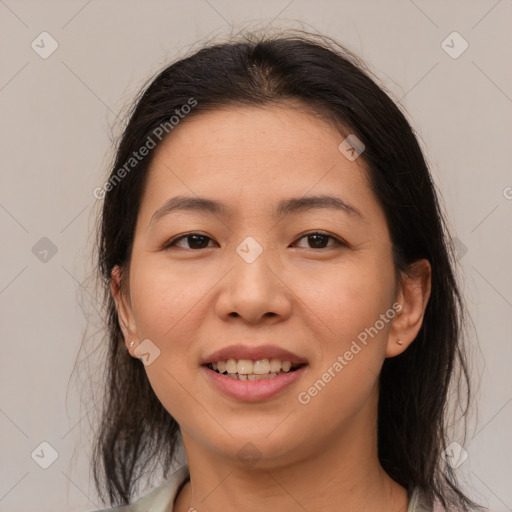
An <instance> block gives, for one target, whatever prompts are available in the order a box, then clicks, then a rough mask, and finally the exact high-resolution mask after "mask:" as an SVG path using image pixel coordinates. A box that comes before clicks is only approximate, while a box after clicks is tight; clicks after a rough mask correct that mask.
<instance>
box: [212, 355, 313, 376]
mask: <svg viewBox="0 0 512 512" xmlns="http://www.w3.org/2000/svg"><path fill="white" fill-rule="evenodd" d="M204 366H206V367H207V368H209V369H210V370H212V371H214V372H216V373H219V374H221V375H223V376H224V377H228V378H230V379H235V380H266V379H273V378H275V377H277V376H279V375H284V374H285V373H291V372H294V371H296V370H298V369H299V368H301V367H303V366H306V363H302V364H295V365H292V364H291V362H290V361H280V360H279V359H271V360H268V359H262V360H259V361H251V360H249V359H239V360H235V359H228V360H227V361H219V362H217V363H208V364H206V365H204Z"/></svg>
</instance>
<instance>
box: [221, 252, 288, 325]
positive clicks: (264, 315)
mask: <svg viewBox="0 0 512 512" xmlns="http://www.w3.org/2000/svg"><path fill="white" fill-rule="evenodd" d="M270 251H271V250H270V249H266V250H263V252H262V254H261V255H260V256H259V257H258V258H257V259H256V260H255V261H252V262H250V263H249V262H247V261H245V260H244V259H243V258H241V257H239V255H238V254H236V255H235V257H234V258H233V268H232V270H231V271H230V272H229V273H228V275H227V276H226V278H225V279H223V280H222V282H221V283H222V285H221V286H222V289H221V292H220V293H219V295H218V296H217V302H216V306H215V310H216V313H217V315H218V316H219V317H220V318H221V319H223V320H228V319H229V318H240V319H241V320H243V321H244V322H246V323H248V324H257V323H260V322H263V321H265V322H270V323H277V322H281V321H283V320H285V319H286V318H288V317H289V315H290V312H291V308H292V297H293V293H292V292H291V290H290V288H289V285H288V286H287V284H286V282H285V279H283V277H284V276H283V269H282V268H281V266H280V265H279V263H278V261H277V260H276V259H275V258H271V257H270V256H271V254H270Z"/></svg>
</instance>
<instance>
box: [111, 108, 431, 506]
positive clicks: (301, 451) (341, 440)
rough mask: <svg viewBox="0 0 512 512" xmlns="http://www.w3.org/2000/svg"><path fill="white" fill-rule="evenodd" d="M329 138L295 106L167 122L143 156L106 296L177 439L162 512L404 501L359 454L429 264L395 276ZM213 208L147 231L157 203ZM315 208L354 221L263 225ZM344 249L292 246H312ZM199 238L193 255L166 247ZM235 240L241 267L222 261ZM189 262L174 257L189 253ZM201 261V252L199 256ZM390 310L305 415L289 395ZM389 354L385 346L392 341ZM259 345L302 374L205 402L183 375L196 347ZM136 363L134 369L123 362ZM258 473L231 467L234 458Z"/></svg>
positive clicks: (195, 377) (384, 242)
mask: <svg viewBox="0 0 512 512" xmlns="http://www.w3.org/2000/svg"><path fill="white" fill-rule="evenodd" d="M343 139H344V136H343V135H341V134H340V133H339V132H338V131H337V130H335V129H334V128H333V127H331V125H329V124H328V123H327V122H325V121H323V120H321V119H319V118H318V116H312V115H310V114H308V113H307V111H306V110H305V109H304V108H300V105H297V104H293V103H284V104H281V105H280V106H271V107H270V106H268V107H264V108H252V107H251V108H250V107H244V108H236V109H235V108H225V109H223V110H216V111H211V112H207V113H204V112H203V113H200V114H198V115H196V116H194V117H191V118H190V119H186V120H185V121H183V122H182V123H181V124H180V125H178V126H177V127H176V128H175V129H174V130H173V131H172V133H171V134H170V136H169V137H168V138H167V139H166V140H164V142H163V143H162V144H161V145H160V146H159V147H158V148H157V149H156V153H155V155H154V160H153V162H152V165H151V171H150V175H149V178H148V182H147V187H146V189H145V192H144V196H143V199H142V203H141V206H140V210H139V216H138V221H137V226H136V231H135V238H134V246H133V252H132V258H131V262H130V267H129V274H128V276H127V277H128V285H127V286H126V288H124V287H123V288H122V289H121V288H120V286H119V268H117V267H116V268H115V269H114V272H113V278H112V283H111V291H112V294H113V296H114V297H115V300H116V305H117V309H118V313H119V319H120V323H121V325H122V329H123V333H124V336H125V341H126V344H127V346H128V345H129V343H130V342H131V341H132V340H136V344H135V346H134V347H133V348H132V349H130V348H129V350H130V354H131V355H133V356H134V357H135V355H134V352H133V350H134V349H135V348H136V346H137V345H138V343H140V342H141V341H142V340H145V339H147V338H148V339H150V340H151V341H152V342H153V343H154V344H155V345H156V346H157V347H158V348H159V350H160V355H159V357H157V358H156V359H155V360H154V362H152V363H151V364H150V365H148V366H145V369H146V372H147V376H148V378H149V380H150V382H151V385H152V387H153V389H154V391H155V393H156V395H157V396H158V398H159V399H160V400H161V402H162V404H163V405H164V407H165V408H166V410H167V411H168V412H169V413H170V414H171V415H172V416H173V417H174V418H175V419H176V421H177V422H178V423H179V425H180V430H181V433H182V437H183V442H184V447H185V452H186V456H187V462H188V465H189V468H190V475H191V482H189V483H187V484H186V485H185V486H184V487H183V489H182V490H181V492H180V493H179V495H178V497H177V499H176V501H175V505H174V507H175V508H174V510H176V511H177V512H182V511H186V510H188V509H189V508H190V507H194V508H195V509H196V510H197V511H199V512H202V511H208V512H217V511H219V512H220V511H222V512H230V511H235V510H236V511H239V510H241V509H243V510H246V511H260V510H262V509H266V510H280V511H289V512H295V511H297V512H298V511H304V510H307V511H308V512H315V511H318V512H320V511H325V510H343V511H354V512H355V511H367V510H374V511H406V510H407V506H408V500H407V493H406V490H405V489H404V488H403V487H401V486H400V485H398V484H397V483H396V482H394V481H393V480H392V479H391V478H390V477H389V476H388V475H387V474H386V473H385V471H384V470H383V469H382V467H381V465H380V463H379V460H378V457H377V437H376V434H377V430H376V429H377V404H378V375H379V372H380V369H381V366H382V364H383V362H384V359H385V358H387V357H394V356H397V355H398V354H400V353H402V352H403V351H404V350H406V349H407V347H408V346H409V344H410V343H412V342H413V340H414V338H415V336H416V334H417V333H418V331H419V329H420V327H421V323H422V320H423V315H424V311H425V307H426V304H427V301H428V298H429V295H430V266H429V264H428V262H427V261H424V260H421V261H419V262H417V263H416V264H415V273H414V276H405V275H404V276H402V277H403V278H402V279H401V280H397V279H396V275H395V268H394V264H393V260H392V253H391V241H390V236H389V231H388V228H387V225H386V219H385V216H384V213H383V211H382V209H381V207H380V205H379V203H378V201H377V198H376V197H375V195H374V194H373V192H372V191H371V189H370V186H369V183H368V175H367V171H366V169H365V164H364V162H363V160H362V158H358V159H356V160H355V161H350V160H348V159H347V158H346V157H345V156H344V155H343V154H342V153H341V152H340V150H339V149H338V146H339V144H340V143H341V142H342V141H343ZM178 194H179V195H182V194H183V195H189V196H193V197H194V196H201V197H208V198H212V199H216V200H219V201H222V202H223V203H225V204H226V207H227V208H229V214H227V215H213V214H211V213H206V212H187V211H179V212H178V211H176V212H173V213H170V214H168V215H167V216H164V217H163V218H161V219H160V220H159V221H158V222H157V223H155V224H154V225H151V227H150V220H151V217H152V215H153V213H154V212H155V211H156V210H157V209H158V208H159V207H160V206H161V205H162V204H163V203H164V202H165V201H166V200H167V199H168V198H170V197H171V196H175V195H178ZM313 194H315V195H316V194H333V195H336V196H337V197H340V198H342V199H343V200H344V201H346V202H348V203H350V204H351V205H353V206H354V207H356V208H357V209H358V210H359V211H360V212H361V214H362V215H363V216H364V218H359V217H358V216H356V215H350V214H348V213H346V212H343V211H339V210H333V209H328V208H322V209H316V210H309V211H306V212H301V213H295V214H291V215H289V216H282V217H279V218H277V217H275V216H274V215H273V213H272V209H273V207H274V206H275V205H276V204H277V202H278V201H279V200H281V199H285V198H289V197H301V196H304V195H313ZM319 230H320V231H323V232H327V233H328V234H329V235H331V236H334V237H336V238H339V239H340V240H341V241H345V242H346V243H347V244H348V245H347V246H345V245H336V243H335V240H334V239H328V238H327V239H323V241H322V240H320V242H321V243H323V244H324V245H322V246H321V247H325V246H328V247H327V248H318V246H315V245H314V242H315V240H313V241H312V240H311V239H308V237H304V234H305V233H311V232H315V231H319ZM189 232H200V234H202V235H206V236H208V237H209V239H210V240H209V239H204V240H205V241H204V246H206V245H207V246H208V247H206V248H198V249H196V248H194V247H197V246H198V245H197V243H196V245H195V246H194V245H193V244H194V241H193V240H190V239H187V238H184V239H182V240H181V241H179V242H178V246H177V247H172V248H169V249H167V250H165V249H162V247H163V246H164V245H165V243H166V242H167V241H168V240H169V239H171V238H172V237H175V236H177V235H182V234H185V233H189ZM247 236H252V237H253V238H254V239H255V240H257V242H258V243H259V244H260V246H261V247H262V249H263V252H262V254H261V255H260V256H259V257H258V258H257V259H256V260H255V261H254V262H252V263H250V264H249V263H247V262H246V261H244V259H242V258H241V257H240V256H239V255H238V253H237V252H236V248H237V246H238V245H239V244H240V243H241V242H242V241H243V240H244V239H245V238H246V237H247ZM191 247H192V248H191ZM201 247H203V246H201ZM395 302H399V303H400V304H401V306H402V309H401V311H400V313H399V314H397V315H396V316H395V317H394V318H393V320H392V321H390V322H389V323H386V324H385V326H384V328H382V329H381V330H380V331H379V333H378V335H376V336H375V337H373V338H369V342H368V344H367V345H366V346H365V347H364V348H363V349H362V350H361V351H360V352H359V353H358V354H357V355H356V356H355V357H354V358H353V359H352V360H351V361H350V362H349V363H348V364H347V365H346V366H344V368H343V370H342V371H341V372H340V373H339V374H337V375H336V377H335V378H333V379H332V380H331V381H330V382H329V383H328V384H327V385H326V386H325V388H324V389H322V391H321V392H319V393H318V394H317V395H316V396H315V397H313V398H311V401H310V402H309V403H308V404H307V405H303V404H301V403H300V402H299V401H298V399H297V396H298V394H299V393H300V392H302V391H307V390H308V388H309V387H310V386H311V385H312V384H313V383H314V382H315V381H316V380H317V379H319V378H321V376H322V374H323V373H324V372H325V371H326V370H327V369H328V368H329V367H332V365H333V363H334V362H335V361H336V359H337V357H338V355H343V354H344V353H345V352H346V351H347V350H348V349H349V348H350V345H351V343H352V341H353V340H355V339H356V338H357V335H358V334H359V333H361V332H362V331H364V329H365V328H367V327H369V326H373V325H374V324H375V322H376V320H378V319H379V315H380V314H383V313H385V312H386V311H387V310H389V309H390V308H392V305H393V304H394V303H395ZM398 339H400V340H402V342H403V344H402V345H400V344H398V343H397V340H398ZM244 341H245V342H246V343H247V344H251V343H252V344H254V345H262V344H266V343H271V344H276V345H278V346H281V347H283V348H285V349H288V350H290V351H292V352H294V353H296V354H298V355H300V356H302V357H304V358H306V359H307V360H308V367H307V370H306V372H305V373H304V375H303V376H302V377H301V378H300V379H299V380H298V381H297V382H295V383H294V384H293V386H292V387H290V388H288V389H286V390H285V391H284V392H283V393H281V394H279V395H278V396H275V397H272V398H270V399H267V400H264V401H261V402H257V403H248V402H244V401H237V400H235V399H232V398H229V397H227V396H225V395H223V394H221V393H220V392H218V391H216V389H215V388H213V387H212V386H211V384H210V383H209V381H208V380H207V379H206V378H205V377H204V376H203V375H202V372H201V371H200V367H199V364H200V361H201V359H202V358H203V357H205V356H206V355H208V354H210V353H211V352H213V351H214V350H217V349H219V348H223V347H225V346H228V345H232V344H236V343H243V342H244ZM141 364H142V363H141ZM247 442H251V443H252V444H253V445H255V446H256V448H257V450H258V451H259V454H260V455H261V458H260V459H259V460H258V461H257V462H256V463H255V464H254V465H253V466H248V465H247V464H246V463H244V462H243V461H241V460H240V459H239V458H238V457H237V453H238V451H239V450H240V449H241V448H242V447H243V446H244V445H245V444H246V443H247Z"/></svg>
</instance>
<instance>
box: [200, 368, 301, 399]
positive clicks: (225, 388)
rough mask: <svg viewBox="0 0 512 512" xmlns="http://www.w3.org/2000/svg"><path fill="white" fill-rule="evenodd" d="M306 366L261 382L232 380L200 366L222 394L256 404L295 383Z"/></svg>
mask: <svg viewBox="0 0 512 512" xmlns="http://www.w3.org/2000/svg"><path fill="white" fill-rule="evenodd" d="M306 368H307V365H305V366H301V367H300V368H298V369H297V370H295V371H293V372H288V373H282V374H281V375H277V376H276V377H271V378H269V379H262V380H239V379H232V378H231V377H227V376H226V375H223V374H221V373H217V372H216V371H213V370H210V368H208V367H207V366H201V369H202V371H204V372H205V374H206V376H207V378H208V379H211V381H212V383H213V385H214V386H215V387H216V388H217V389H218V390H219V391H221V392H222V393H224V394H226V395H228V396H230V397H232V398H236V399H237V400H245V401H246V402H257V401H259V400H265V399H267V398H271V397H273V396H275V395H277V394H279V393H280V392H282V391H284V390H285V389H286V388H288V387H289V386H291V385H292V384H293V383H294V382H296V381H297V380H298V379H300V377H301V376H302V375H303V374H304V372H305V371H306Z"/></svg>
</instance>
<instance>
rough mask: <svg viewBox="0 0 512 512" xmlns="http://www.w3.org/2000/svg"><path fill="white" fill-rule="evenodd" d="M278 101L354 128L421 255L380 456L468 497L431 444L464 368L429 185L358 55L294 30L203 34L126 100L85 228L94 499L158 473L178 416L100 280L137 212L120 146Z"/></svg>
mask: <svg viewBox="0 0 512 512" xmlns="http://www.w3.org/2000/svg"><path fill="white" fill-rule="evenodd" d="M284 100H295V101H298V102H299V104H301V105H303V106H304V108H305V109H308V110H309V111H311V112H314V113H316V114H318V115H319V116H322V117H323V118H325V119H327V120H328V121H329V122H330V123H332V125H333V126H335V127H336V128H337V129H338V130H339V131H340V133H341V134H343V135H345V136H346V135H348V134H355V135H356V136H357V138H358V139H360V140H361V141H362V142H363V143H364V145H365V151H364V153H363V154H362V155H361V156H360V158H362V159H363V160H364V161H365V163H366V164H367V167H368V170H369V171H368V172H369V180H370V184H371V187H372V189H373V191H374V193H375V194H376V197H377V199H378V201H379V202H380V204H381V206H382V208H383V210H384V212H385V216H386V221H387V224H388V227H389V231H390V235H391V242H392V246H393V258H394V263H395V269H396V271H397V273H400V272H408V271H409V269H410V265H411V264H412V263H413V262H414V261H416V260H418V259H420V258H426V259H427V260H428V261H429V262H430V263H431V266H432V291H431V296H430V300H429V302H428V305H427V307H426V311H425V316H424V321H423V325H422V327H421V329H420V331H419V333H418V335H417V337H416V339H415V340H414V342H413V343H412V344H411V345H410V346H409V348H408V349H407V350H406V351H405V352H404V353H403V354H402V355H400V356H398V357H394V358H389V359H386V360H385V362H384V364H383V367H382V371H381V375H380V390H379V405H378V455H379V460H380V463H381V465H382V467H383V468H384V470H385V471H386V472H387V473H388V474H389V475H390V476H391V477H392V478H393V479H394V480H395V481H396V482H398V483H399V484H400V485H402V486H403V487H405V488H406V489H412V488H419V490H420V491H421V492H422V493H423V495H424V498H425V500H426V501H427V503H429V504H430V505H431V504H432V503H433V502H434V500H435V499H437V500H439V501H440V503H441V504H442V505H443V506H444V507H445V508H449V507H454V508H457V509H459V510H464V511H466V510H472V509H475V508H477V505H476V504H475V503H473V502H472V501H471V500H470V499H469V498H468V497H467V496H466V495H465V494H464V492H463V490H462V488H461V487H460V485H459V484H458V482H457V479H456V475H455V474H454V471H453V469H452V468H451V467H450V465H449V464H447V463H446V462H445V461H444V458H443V457H442V453H443V451H444V450H445V449H446V447H447V445H448V444H449V441H450V440H449V438H448V433H447V426H448V423H447V412H448V402H449V400H448V399H449V397H450V395H451V391H452V387H453V386H454V387H453V390H454V391H459V392H460V395H461V396H462V398H463V402H462V403H464V404H465V407H464V408H463V414H462V416H463V419H464V418H465V417H466V414H467V410H468V408H467V405H468V404H469V399H470V379H469V373H468V369H467V361H466V356H465V351H464V348H463V346H462V342H461V339H462V335H461V334H462V326H463V322H464V307H463V300H462V298H461V295H460V293H459V289H458V285H457V281H456V277H455V272H454V258H453V255H452V253H451V247H450V238H449V234H448V229H447V226H446V222H445V220H444V216H443V213H442V209H441V207H440V203H439V200H438V197H437V193H436V188H435V185H434V183H433V180H432V177H431V175H430V172H429V169H428V166H427V164H426V161H425V158H424V155H423V154H422V151H421V149H420V147H419V144H418V140H417V138H416V136H415V134H414V132H413V129H412V128H411V126H410V124H409V123H408V121H407V120H406V117H405V115H404V114H403V113H402V112H401V110H400V109H399V107H398V106H397V105H396V104H395V102H394V101H393V100H392V99H391V98H390V96H389V95H388V94H387V93H386V92H385V90H384V88H383V87H382V86H379V85H377V80H376V78H375V77H374V76H373V75H372V73H371V71H370V70H368V68H367V66H366V65H365V64H364V62H362V61H361V60H360V59H359V58H358V57H357V56H356V55H354V54H353V53H352V52H350V51H349V50H347V49H346V48H344V47H343V46H342V45H340V44H339V43H337V42H335V41H333V40H332V39H330V38H328V37H325V36H323V37H322V36H318V35H312V34H308V33H304V32H302V31H300V32H298V31H294V32H293V33H291V34H290V33H281V34H279V35H278V36H273V37H270V36H255V35H254V34H249V35H247V34H245V35H242V36H238V37H234V38H231V39H229V40H228V41H227V42H222V43H219V42H215V43H210V44H206V45H203V47H201V48H200V49H199V50H198V51H195V52H194V53H192V54H191V55H189V56H188V57H186V58H182V59H180V60H178V61H177V62H174V63H172V64H171V65H169V66H167V67H165V69H163V71H161V72H159V73H158V74H157V75H156V76H155V77H154V78H153V79H152V80H151V82H150V83H149V85H148V86H147V87H146V88H145V90H143V91H142V92H141V93H140V95H139V97H138V98H137V100H136V101H135V103H134V104H133V108H132V110H131V111H130V112H129V115H128V122H127V124H126V127H125V128H124V132H123V133H122V136H121V138H120V140H119V143H118V146H117V153H116V157H115V162H114V164H113V166H112V168H111V170H110V175H109V179H108V183H109V185H107V186H105V187H104V188H103V189H102V190H101V197H102V199H103V205H102V211H101V218H100V221H99V227H98V237H97V250H98V256H97V257H98V260H97V263H98V278H99V281H100V282H101V287H102V289H103V291H104V296H103V305H104V308H105V313H106V318H105V323H106V338H107V339H106V341H107V343H108V357H107V361H106V368H105V370H106V371H105V379H106V381H105V383H104V389H105V399H104V403H103V408H102V413H101V414H102V416H101V418H100V420H101V421H100V423H99V426H98V428H97V432H96V434H95V446H94V454H93V469H94V479H95V484H96V488H97V490H98V492H99V495H100V497H101V498H102V499H103V500H104V501H105V499H104V497H105V495H108V499H109V500H110V504H111V505H117V504H128V503H129V502H130V499H131V498H132V497H133V494H134V488H135V487H134V486H135V484H136V483H137V482H138V481H139V480H140V479H141V478H142V476H143V475H144V471H145V470H146V471H147V470H148V468H149V467H150V466H151V465H153V466H155V467H156V465H157V464H161V467H162V469H163V473H164V476H166V475H167V473H168V471H169V468H170V467H171V464H172V462H173V458H174V457H175V455H176V449H177V445H178V441H179V426H178V424H177V422H176V420H175V419H174V418H173V417H172V416H171V415H170V414H169V413H168V412H167V411H166V410H165V409H164V407H163V406H162V404H161V403H160V401H159V400H158V398H157V397H156V395H155V393H154V392H153V390H152V388H151V385H150V383H149V381H148V379H147V377H146V373H145V370H144V367H143V365H142V364H141V363H140V362H139V361H137V360H135V359H134V358H132V357H131V356H130V355H129V354H128V352H127V350H126V347H125V345H124V339H123V335H122V332H121V329H120V325H119V321H118V316H117V311H116V307H115V303H114V300H113V297H112V296H111V294H110V289H109V284H110V281H111V277H112V276H111V273H112V269H113V268H114V266H116V265H119V266H120V268H121V271H122V276H123V279H122V282H121V286H122V289H125V287H126V286H127V276H128V271H129V264H130V256H131V248H132V244H133V238H134V231H135V225H136V220H137V215H138V211H139V206H140V202H141V197H142V192H143V189H144V186H145V183H146V178H147V175H148V170H149V168H150V165H151V160H152V155H153V154H154V151H153V150H152V151H151V152H150V154H149V155H148V156H147V157H146V158H144V159H141V160H140V161H137V162H136V163H134V162H133V160H130V159H131V158H133V153H134V152H136V151H138V150H139V149H140V148H141V147H143V146H147V145H148V140H150V139H151V140H152V141H153V143H154V145H156V146H158V145H159V144H160V142H161V140H164V137H161V139H160V138H158V137H155V134H156V133H160V132H161V127H162V126H166V127H167V128H166V134H167V133H168V134H169V135H168V136H169V137H172V126H170V125H172V123H170V121H169V120H170V119H171V118H172V116H176V115H177V113H179V112H183V111H185V112H189V113H188V114H187V117H186V118H185V119H183V120H180V122H182V123H186V122H187V119H188V118H189V117H192V116H194V115H196V114H197V113H199V112H202V111H205V110H215V109H218V108H226V107H228V106H229V107H231V106H233V107H243V106H267V105H268V106H271V105H273V104H274V105H275V104H278V103H279V102H281V101H284ZM194 102H195V103H194ZM187 105H188V106H187ZM191 105H193V108H191V107H190V106H191ZM185 106H187V108H186V109H185ZM158 130H160V132H159V131H158ZM127 162H131V164H130V166H128V167H127ZM132 164H133V166H132ZM121 169H124V172H122V171H121ZM120 177H122V179H121V178H120Z"/></svg>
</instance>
